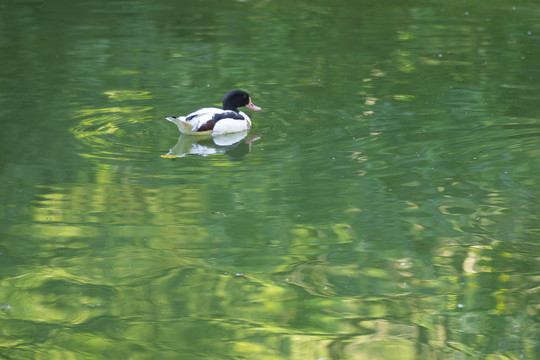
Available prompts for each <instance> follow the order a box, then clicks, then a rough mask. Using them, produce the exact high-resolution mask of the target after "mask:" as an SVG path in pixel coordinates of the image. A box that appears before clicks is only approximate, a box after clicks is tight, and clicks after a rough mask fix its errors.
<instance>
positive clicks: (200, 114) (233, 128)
mask: <svg viewBox="0 0 540 360" xmlns="http://www.w3.org/2000/svg"><path fill="white" fill-rule="evenodd" d="M230 111H231V110H222V109H218V108H203V109H199V110H197V111H195V112H192V113H191V114H189V115H187V116H178V117H174V116H168V117H166V119H167V120H169V121H171V122H173V123H175V124H176V125H177V126H178V129H179V130H180V132H181V133H182V134H187V135H208V134H211V135H212V136H217V135H222V134H229V133H235V132H240V131H245V130H248V129H249V128H250V127H251V119H250V118H249V116H247V115H246V114H245V113H243V112H242V111H239V112H238V114H239V115H241V116H242V117H243V118H244V119H243V120H241V119H232V118H230V119H229V118H223V119H221V120H219V121H217V122H216V124H215V126H214V129H213V130H208V131H197V130H199V129H200V128H201V127H202V126H203V125H204V124H206V123H207V122H208V121H210V120H212V118H213V117H214V116H215V115H216V114H223V113H227V112H230ZM186 118H189V120H186Z"/></svg>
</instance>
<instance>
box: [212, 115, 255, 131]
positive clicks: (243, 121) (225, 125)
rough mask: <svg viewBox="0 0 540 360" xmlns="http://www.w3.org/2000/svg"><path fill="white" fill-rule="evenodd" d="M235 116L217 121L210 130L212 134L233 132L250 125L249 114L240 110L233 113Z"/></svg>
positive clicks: (242, 129) (245, 128) (243, 129)
mask: <svg viewBox="0 0 540 360" xmlns="http://www.w3.org/2000/svg"><path fill="white" fill-rule="evenodd" d="M235 114H236V116H235V117H234V118H233V117H225V118H222V119H221V120H219V121H217V122H216V123H215V125H214V129H213V131H212V134H213V135H219V134H228V133H235V132H239V131H245V130H247V129H249V128H250V127H251V120H250V118H249V116H247V115H246V114H244V113H243V112H242V111H239V112H238V113H235Z"/></svg>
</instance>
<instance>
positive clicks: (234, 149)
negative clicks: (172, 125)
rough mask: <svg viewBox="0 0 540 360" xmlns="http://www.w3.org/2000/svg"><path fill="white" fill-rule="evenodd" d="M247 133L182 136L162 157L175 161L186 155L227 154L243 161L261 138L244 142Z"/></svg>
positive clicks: (256, 137) (254, 137) (252, 137)
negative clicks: (252, 144)
mask: <svg viewBox="0 0 540 360" xmlns="http://www.w3.org/2000/svg"><path fill="white" fill-rule="evenodd" d="M247 133H248V132H247V130H246V131H241V132H236V133H231V134H225V135H219V136H213V137H212V136H193V135H184V134H180V137H178V142H177V143H176V145H175V146H174V147H173V148H172V149H170V150H169V152H168V153H167V154H165V155H161V156H162V157H164V158H169V159H171V158H172V159H174V158H177V157H182V156H186V155H202V156H208V155H213V154H225V155H227V156H228V157H229V158H230V159H232V160H241V159H242V158H243V157H244V156H245V155H246V154H247V153H249V152H250V151H251V143H253V142H254V141H256V140H258V139H259V138H260V137H259V136H251V137H250V138H249V139H247V140H245V141H243V140H244V139H246V137H247Z"/></svg>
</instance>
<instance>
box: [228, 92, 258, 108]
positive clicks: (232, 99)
mask: <svg viewBox="0 0 540 360" xmlns="http://www.w3.org/2000/svg"><path fill="white" fill-rule="evenodd" d="M242 106H245V107H247V108H248V109H251V110H254V111H259V110H261V108H260V107H258V106H255V105H253V103H252V102H251V97H249V94H248V93H247V92H245V91H244V90H231V91H229V92H228V93H226V94H225V96H224V97H223V110H233V111H236V112H238V108H239V107H242Z"/></svg>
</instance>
